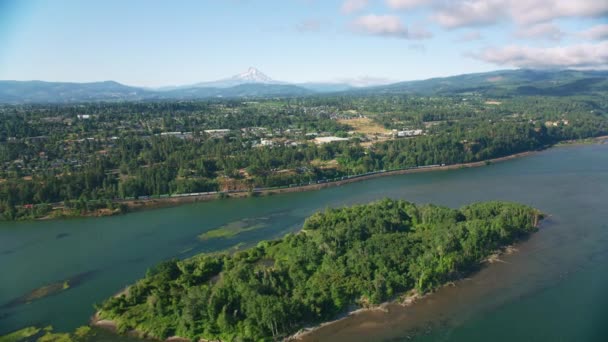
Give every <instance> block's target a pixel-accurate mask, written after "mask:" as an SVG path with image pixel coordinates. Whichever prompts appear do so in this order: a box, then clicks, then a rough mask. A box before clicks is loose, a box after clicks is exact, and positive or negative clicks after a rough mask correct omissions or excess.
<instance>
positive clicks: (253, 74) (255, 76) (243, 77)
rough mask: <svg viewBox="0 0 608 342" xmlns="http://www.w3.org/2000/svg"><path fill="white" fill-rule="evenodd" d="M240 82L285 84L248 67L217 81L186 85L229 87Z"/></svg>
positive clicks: (240, 83)
mask: <svg viewBox="0 0 608 342" xmlns="http://www.w3.org/2000/svg"><path fill="white" fill-rule="evenodd" d="M242 84H286V83H285V82H279V81H275V80H273V79H272V78H270V77H268V76H267V75H266V74H264V73H263V72H261V71H260V70H258V69H256V68H254V67H249V69H247V71H245V72H243V73H240V74H237V75H234V76H232V77H230V78H225V79H222V80H218V81H211V82H201V83H197V84H193V85H190V86H187V87H188V88H229V87H234V86H238V85H242Z"/></svg>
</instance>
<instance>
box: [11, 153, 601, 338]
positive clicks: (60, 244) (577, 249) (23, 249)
mask: <svg viewBox="0 0 608 342" xmlns="http://www.w3.org/2000/svg"><path fill="white" fill-rule="evenodd" d="M383 197H391V198H401V199H406V200H409V201H413V202H416V203H431V202H432V203H436V204H441V205H447V206H450V207H459V206H462V205H464V204H467V203H470V202H475V201H484V200H511V201H517V202H521V203H525V204H528V205H532V206H534V207H537V208H539V209H540V210H542V211H543V212H545V213H547V214H549V215H550V216H549V218H548V219H547V220H546V221H545V222H544V223H543V226H542V228H541V230H540V231H539V232H538V233H536V234H534V235H532V237H531V238H530V239H528V240H527V241H525V242H523V243H521V244H519V245H518V246H517V248H518V250H519V251H518V252H517V253H514V254H511V255H505V256H502V257H501V259H502V262H498V263H494V264H492V265H490V266H488V267H485V268H484V269H482V270H481V271H480V272H478V273H477V274H475V275H473V276H472V277H471V278H469V279H466V280H463V281H460V282H457V283H456V284H455V286H452V287H446V288H443V289H440V290H439V291H437V292H436V293H434V294H432V295H431V296H428V297H426V298H424V299H422V300H420V301H419V302H418V303H416V304H415V305H413V306H410V307H407V308H404V307H401V306H399V305H389V306H388V308H387V310H386V312H381V311H374V312H365V313H362V314H358V315H353V316H350V317H348V318H346V319H344V320H341V321H339V322H337V323H335V324H332V325H328V326H326V327H324V328H321V329H319V330H317V331H315V332H314V333H312V334H311V335H309V336H308V337H307V338H306V339H307V340H310V341H316V340H323V341H325V340H328V341H343V340H344V341H366V340H374V341H380V340H394V341H401V340H416V341H488V340H492V341H513V340H523V341H525V340H529V341H595V340H598V341H600V340H604V338H605V337H607V336H608V324H605V323H608V322H606V317H608V292H607V291H605V290H604V289H606V288H608V145H606V144H604V145H584V146H567V147H559V148H554V149H550V150H547V151H543V152H540V153H536V154H533V155H531V156H527V157H523V158H519V159H515V160H511V161H507V162H502V163H497V164H493V165H490V166H486V167H481V168H475V169H462V170H452V171H437V172H429V173H419V174H408V175H399V176H391V177H384V178H377V179H372V180H368V181H364V182H360V183H353V184H348V185H343V186H340V187H335V188H329V189H324V190H320V191H314V192H304V193H290V194H282V195H276V196H269V197H261V198H246V199H229V200H220V201H213V202H204V203H195V204H189V205H183V206H180V207H175V208H165V209H158V210H151V211H143V212H138V213H132V214H128V215H122V216H115V217H105V218H83V219H70V220H57V221H38V222H19V223H3V224H0V270H1V272H2V279H1V282H0V334H3V333H6V332H9V331H12V330H15V329H18V328H21V327H24V326H29V325H48V324H52V325H53V326H54V327H55V330H59V331H62V330H63V331H65V330H71V329H73V328H75V327H77V326H80V325H83V324H86V323H87V321H88V319H89V317H90V316H91V315H92V314H93V313H94V308H93V304H94V303H96V302H101V301H102V300H103V299H105V298H107V297H109V296H111V295H112V294H114V293H116V292H118V291H119V290H121V289H122V288H124V287H125V286H126V285H128V284H130V283H132V282H134V281H135V280H136V279H138V278H141V277H142V276H143V275H144V274H145V271H146V269H147V268H148V267H150V266H153V265H154V264H156V263H158V262H159V261H161V260H165V259H168V258H172V257H177V258H184V257H188V256H191V255H194V254H197V253H201V252H210V251H217V250H223V249H226V248H230V247H233V246H235V245H239V244H241V245H244V246H246V245H250V244H253V243H255V242H257V241H259V240H262V239H270V238H276V237H279V236H281V235H284V234H285V233H287V232H291V231H296V230H297V229H299V227H300V226H301V225H302V223H303V220H304V219H305V218H306V217H307V216H308V215H310V214H311V213H313V212H315V211H317V210H322V209H324V208H326V207H332V206H342V205H351V204H355V203H365V202H369V201H372V200H376V199H380V198H383ZM235 222H236V223H239V224H241V226H246V225H248V224H249V225H251V226H255V228H256V229H252V230H248V231H246V232H244V233H242V234H239V235H237V236H235V237H232V238H219V239H210V240H206V241H201V240H199V239H197V236H198V235H199V234H201V233H204V232H206V231H209V230H212V229H215V228H217V227H220V226H223V225H226V224H234V223H235ZM244 246H243V247H244ZM243 247H241V248H243ZM65 280H71V282H70V283H71V287H70V288H69V289H68V290H65V291H61V292H59V293H56V294H54V295H51V296H48V297H45V298H42V299H38V300H33V301H31V302H29V303H25V302H24V301H21V300H18V299H19V298H23V296H24V295H27V294H28V293H29V292H31V291H33V290H35V289H37V288H40V287H42V286H45V285H48V284H52V283H58V282H62V281H65Z"/></svg>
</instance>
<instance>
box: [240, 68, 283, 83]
mask: <svg viewBox="0 0 608 342" xmlns="http://www.w3.org/2000/svg"><path fill="white" fill-rule="evenodd" d="M231 79H232V80H237V81H242V82H243V83H275V81H273V80H272V78H270V77H268V76H267V75H266V74H264V73H263V72H261V71H260V70H258V69H256V68H254V67H249V69H247V71H245V72H244V73H241V74H238V75H234V76H232V78H231Z"/></svg>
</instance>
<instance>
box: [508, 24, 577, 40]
mask: <svg viewBox="0 0 608 342" xmlns="http://www.w3.org/2000/svg"><path fill="white" fill-rule="evenodd" d="M514 35H515V37H517V38H521V39H547V40H553V41H558V40H561V39H562V38H563V37H564V35H565V34H564V32H562V30H560V28H559V27H558V26H557V25H555V24H552V23H542V24H536V25H532V26H522V27H520V28H519V29H518V30H517V31H516V32H515V34H514Z"/></svg>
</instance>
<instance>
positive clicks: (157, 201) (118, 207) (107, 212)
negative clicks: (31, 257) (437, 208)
mask: <svg viewBox="0 0 608 342" xmlns="http://www.w3.org/2000/svg"><path fill="white" fill-rule="evenodd" d="M606 141H608V135H606V136H599V137H594V138H585V139H575V140H565V141H562V142H559V143H557V144H556V145H553V146H549V147H547V148H551V147H561V146H569V145H587V144H595V143H606ZM538 151H541V150H535V151H526V152H520V153H516V154H512V155H509V156H504V157H499V158H492V159H488V160H484V161H478V162H470V163H459V164H450V165H431V166H421V167H415V168H407V169H400V170H389V171H379V172H371V173H369V174H364V175H355V176H348V177H342V178H344V179H340V180H334V181H326V180H322V181H318V182H313V184H306V185H299V186H290V187H281V188H269V189H267V188H260V189H252V190H250V191H247V190H239V191H229V192H209V193H200V194H199V193H197V194H178V195H174V196H169V195H167V197H162V198H158V197H157V198H141V199H125V200H114V201H113V202H112V203H113V204H114V205H115V207H114V208H112V209H108V208H100V209H95V210H91V211H87V212H78V211H76V210H74V209H66V208H63V206H62V205H61V204H59V203H56V204H54V205H53V206H54V210H53V211H52V212H51V213H49V214H48V215H45V216H42V217H38V218H29V220H32V219H33V220H52V219H66V218H78V217H103V216H115V215H122V214H125V213H129V212H137V211H141V210H149V209H157V208H167V207H175V206H178V205H181V204H188V203H196V202H207V201H213V200H218V199H229V198H247V197H258V196H272V195H277V194H284V193H293V192H305V191H314V190H320V189H325V188H330V187H337V186H341V185H345V184H350V183H355V182H360V181H365V180H369V179H374V178H379V177H386V176H394V175H403V174H410V173H422V172H432V171H446V170H455V169H463V168H473V167H481V166H487V165H491V164H493V163H499V162H503V161H507V160H511V159H515V158H520V157H525V156H529V155H531V154H533V153H536V152H538ZM25 220H28V219H25ZM21 221H22V220H21Z"/></svg>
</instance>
